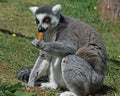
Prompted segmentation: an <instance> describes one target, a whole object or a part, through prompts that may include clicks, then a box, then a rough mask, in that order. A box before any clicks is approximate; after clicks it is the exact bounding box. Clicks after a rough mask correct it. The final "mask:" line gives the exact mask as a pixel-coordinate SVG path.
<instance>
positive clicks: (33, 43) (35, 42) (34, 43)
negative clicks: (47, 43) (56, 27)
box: [31, 39, 40, 47]
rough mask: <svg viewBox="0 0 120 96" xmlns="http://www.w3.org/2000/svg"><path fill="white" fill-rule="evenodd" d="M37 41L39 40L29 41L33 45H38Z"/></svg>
mask: <svg viewBox="0 0 120 96" xmlns="http://www.w3.org/2000/svg"><path fill="white" fill-rule="evenodd" d="M39 42H40V41H39V40H37V39H34V40H33V41H32V42H31V43H32V45H33V46H35V47H38V43H39Z"/></svg>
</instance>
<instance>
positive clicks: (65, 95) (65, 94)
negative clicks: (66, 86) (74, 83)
mask: <svg viewBox="0 0 120 96" xmlns="http://www.w3.org/2000/svg"><path fill="white" fill-rule="evenodd" d="M57 96H77V95H76V94H74V93H73V92H70V91H66V92H63V93H61V94H57Z"/></svg>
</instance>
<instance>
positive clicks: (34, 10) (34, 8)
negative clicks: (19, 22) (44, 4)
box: [29, 6, 39, 14]
mask: <svg viewBox="0 0 120 96" xmlns="http://www.w3.org/2000/svg"><path fill="white" fill-rule="evenodd" d="M38 8H39V7H36V6H34V7H29V9H30V10H31V11H32V13H33V14H35V12H36V10H37V9H38Z"/></svg>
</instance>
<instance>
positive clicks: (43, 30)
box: [38, 28, 47, 32]
mask: <svg viewBox="0 0 120 96" xmlns="http://www.w3.org/2000/svg"><path fill="white" fill-rule="evenodd" d="M46 30H47V29H45V28H40V29H38V32H45V31H46Z"/></svg>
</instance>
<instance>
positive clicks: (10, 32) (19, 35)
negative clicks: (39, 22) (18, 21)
mask: <svg viewBox="0 0 120 96" xmlns="http://www.w3.org/2000/svg"><path fill="white" fill-rule="evenodd" d="M0 32H1V33H4V34H9V35H12V34H16V35H17V37H22V38H25V39H30V40H32V39H33V37H28V36H25V35H23V34H21V33H16V32H12V31H10V30H7V29H0Z"/></svg>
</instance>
